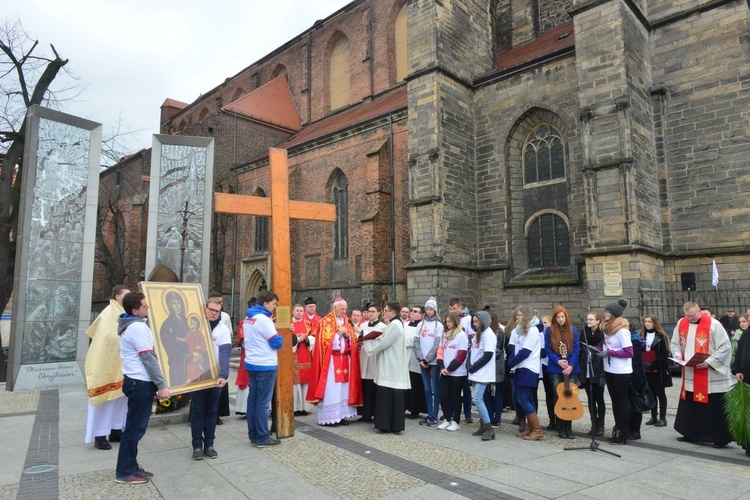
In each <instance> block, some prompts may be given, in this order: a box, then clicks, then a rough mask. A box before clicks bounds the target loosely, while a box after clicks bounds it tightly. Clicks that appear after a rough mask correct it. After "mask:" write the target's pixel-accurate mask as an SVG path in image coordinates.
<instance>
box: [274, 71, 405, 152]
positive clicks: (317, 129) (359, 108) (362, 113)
mask: <svg viewBox="0 0 750 500" xmlns="http://www.w3.org/2000/svg"><path fill="white" fill-rule="evenodd" d="M403 108H406V85H402V86H401V87H399V88H398V89H396V90H394V91H393V92H390V93H388V94H385V95H382V96H380V97H378V98H376V99H373V100H372V101H368V102H362V103H360V104H358V105H356V106H351V107H350V108H347V109H345V110H344V111H342V112H340V113H336V114H334V115H330V116H327V117H325V118H323V119H321V120H318V121H316V122H314V123H311V124H310V125H308V126H307V127H305V128H304V129H302V130H301V131H300V132H299V133H298V134H295V135H294V136H292V137H290V138H289V139H287V140H286V141H284V142H282V143H280V144H278V145H277V146H276V147H278V148H282V149H288V148H291V147H293V146H297V145H299V144H303V143H305V142H309V141H313V140H315V139H319V138H321V137H323V136H326V135H329V134H332V133H334V132H338V131H341V130H344V129H347V128H349V127H352V126H354V125H358V124H360V123H364V122H367V121H369V120H372V119H373V118H377V117H379V116H382V115H387V114H388V113H392V112H394V111H397V110H399V109H403Z"/></svg>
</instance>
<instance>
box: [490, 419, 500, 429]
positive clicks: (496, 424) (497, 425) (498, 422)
mask: <svg viewBox="0 0 750 500" xmlns="http://www.w3.org/2000/svg"><path fill="white" fill-rule="evenodd" d="M490 425H491V426H492V428H493V429H497V428H498V427H500V421H499V420H498V421H493V422H490Z"/></svg>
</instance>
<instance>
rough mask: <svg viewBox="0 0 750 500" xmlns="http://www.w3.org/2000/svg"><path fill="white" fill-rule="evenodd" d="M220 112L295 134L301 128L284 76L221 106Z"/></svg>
mask: <svg viewBox="0 0 750 500" xmlns="http://www.w3.org/2000/svg"><path fill="white" fill-rule="evenodd" d="M221 110H222V111H224V112H226V113H232V114H235V115H238V116H242V117H245V118H248V119H250V120H255V121H259V122H262V123H267V124H269V125H273V126H275V127H280V128H283V129H285V130H290V131H294V132H296V131H298V130H299V129H300V128H301V119H300V117H299V112H298V111H297V105H296V104H295V103H294V99H293V98H292V93H291V92H290V90H289V81H288V80H287V76H286V75H281V76H279V77H278V78H274V79H273V80H271V81H270V82H268V83H266V84H265V85H263V86H261V87H258V88H257V89H255V90H253V91H252V92H250V93H249V94H245V95H244V96H242V97H240V98H239V99H237V100H236V101H233V102H230V103H229V104H227V105H226V106H223V107H222V108H221Z"/></svg>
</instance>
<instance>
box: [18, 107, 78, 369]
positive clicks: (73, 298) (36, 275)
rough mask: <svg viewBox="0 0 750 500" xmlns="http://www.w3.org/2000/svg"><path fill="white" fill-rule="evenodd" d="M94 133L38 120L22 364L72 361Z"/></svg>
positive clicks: (74, 350) (27, 242)
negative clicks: (92, 135) (92, 134)
mask: <svg viewBox="0 0 750 500" xmlns="http://www.w3.org/2000/svg"><path fill="white" fill-rule="evenodd" d="M90 141H91V132H90V130H86V129H83V128H79V127H75V126H72V125H69V124H66V123H61V122H58V121H54V120H49V119H46V118H40V120H39V132H38V147H37V150H36V165H29V166H28V168H31V169H36V170H35V175H34V185H33V188H32V191H33V195H34V200H33V203H32V208H31V221H30V224H29V227H30V230H29V236H28V239H27V240H26V244H27V245H28V250H29V259H28V263H27V267H26V272H27V274H26V279H27V282H26V284H27V286H26V297H25V311H24V312H25V320H26V323H25V325H24V331H23V349H22V356H21V357H22V363H24V364H33V363H44V362H58V361H74V360H75V359H76V349H77V344H78V316H79V311H80V305H81V304H80V296H81V276H82V258H81V254H82V251H83V228H84V222H85V213H86V205H85V204H86V190H87V183H88V175H89V155H90V146H91V144H90Z"/></svg>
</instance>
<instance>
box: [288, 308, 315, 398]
mask: <svg viewBox="0 0 750 500" xmlns="http://www.w3.org/2000/svg"><path fill="white" fill-rule="evenodd" d="M292 325H294V334H295V335H302V334H304V333H306V334H308V335H309V334H310V331H311V330H312V325H311V324H310V322H309V321H308V320H307V318H305V317H304V316H303V317H302V320H300V321H296V322H292ZM293 360H294V383H295V384H307V383H309V382H312V375H313V373H312V353H311V352H310V349H308V347H307V344H305V343H300V344H297V352H296V354H295V355H294V358H293Z"/></svg>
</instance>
